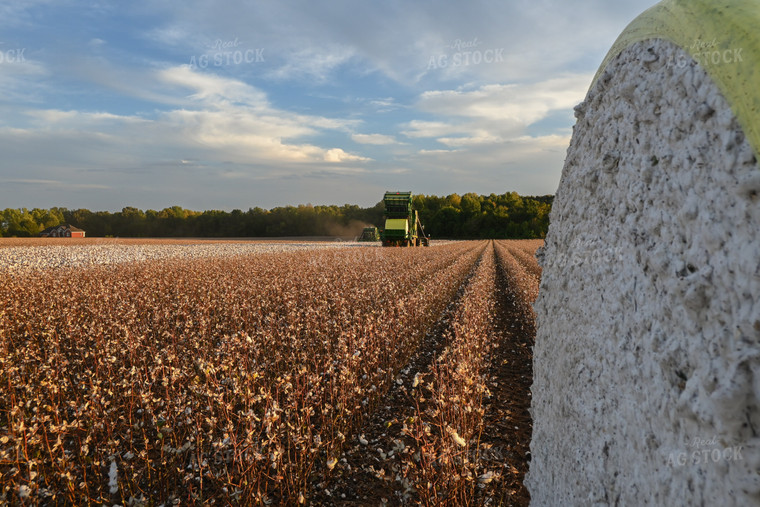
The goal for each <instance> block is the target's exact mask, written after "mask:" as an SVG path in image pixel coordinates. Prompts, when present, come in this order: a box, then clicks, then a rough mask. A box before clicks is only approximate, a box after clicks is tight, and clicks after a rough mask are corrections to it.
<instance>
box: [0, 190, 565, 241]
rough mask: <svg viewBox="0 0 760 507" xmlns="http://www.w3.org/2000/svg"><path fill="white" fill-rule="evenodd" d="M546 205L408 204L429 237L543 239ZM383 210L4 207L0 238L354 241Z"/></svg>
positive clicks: (505, 201) (467, 197) (523, 199)
mask: <svg viewBox="0 0 760 507" xmlns="http://www.w3.org/2000/svg"><path fill="white" fill-rule="evenodd" d="M552 201H553V196H550V195H547V196H538V197H533V196H520V195H518V194H517V193H516V192H508V193H505V194H501V195H496V194H491V195H488V196H486V195H477V194H473V193H468V194H464V195H462V196H460V195H458V194H451V195H448V196H446V197H438V196H434V195H430V196H428V195H415V196H414V201H413V204H414V208H415V209H416V210H418V211H419V215H420V221H421V222H422V224H423V226H424V227H425V232H426V233H427V234H428V235H430V236H431V237H432V238H450V239H474V238H543V237H544V236H545V235H546V231H547V229H548V227H549V211H550V210H551V204H552ZM383 209H384V207H383V203H382V201H381V202H379V203H377V204H376V205H375V206H372V207H370V208H361V207H359V206H357V205H354V204H345V205H343V206H335V205H332V206H321V205H320V206H312V205H311V204H305V205H300V206H284V207H277V208H273V209H270V210H265V209H262V208H259V207H256V208H249V209H248V211H242V210H239V209H234V210H232V211H221V210H207V211H192V210H188V209H184V208H182V207H180V206H172V207H170V208H164V209H162V210H161V211H156V210H150V209H149V210H147V211H143V210H140V209H137V208H133V207H126V208H123V209H122V210H121V211H118V212H109V211H90V210H87V209H76V210H70V209H67V208H58V207H55V208H50V209H40V208H34V209H32V210H28V209H26V208H21V209H15V208H7V209H5V210H3V211H0V236H4V237H12V236H18V237H29V236H37V235H38V234H39V233H40V232H41V231H43V230H44V229H46V228H48V227H52V226H57V225H60V224H71V225H73V226H75V227H79V228H80V229H84V230H85V231H86V233H87V236H90V237H109V236H114V237H116V236H118V237H219V238H228V237H279V236H336V237H351V236H358V235H359V234H361V230H362V228H364V227H366V226H370V225H375V226H377V227H378V228H381V229H382V227H383V223H384V220H383Z"/></svg>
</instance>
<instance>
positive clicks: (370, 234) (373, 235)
mask: <svg viewBox="0 0 760 507" xmlns="http://www.w3.org/2000/svg"><path fill="white" fill-rule="evenodd" d="M356 241H380V231H378V230H377V227H365V228H364V230H363V231H362V235H361V236H359V239H357V240H356Z"/></svg>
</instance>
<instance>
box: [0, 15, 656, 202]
mask: <svg viewBox="0 0 760 507" xmlns="http://www.w3.org/2000/svg"><path fill="white" fill-rule="evenodd" d="M655 3H656V2H655V1H652V0H631V1H625V2H623V1H616V0H577V1H574V2H567V1H562V0H493V1H490V0H480V1H477V0H476V1H470V2H461V1H450V0H417V1H410V0H387V1H383V2H378V1H364V0H358V1H357V0H350V1H349V0H331V1H322V2H319V1H313V0H312V1H301V0H299V1H287V0H272V1H269V0H266V1H258V0H256V1H245V2H243V1H237V0H228V1H218V2H210V1H201V0H152V1H142V0H133V1H129V2H116V1H105V0H89V1H79V0H24V1H18V0H0V209H5V208H21V207H26V208H34V207H39V208H50V207H53V206H60V207H66V208H69V209H78V208H87V209H90V210H93V211H94V210H104V211H118V210H120V209H122V208H123V207H125V206H134V207H137V208H140V209H157V210H160V209H163V208H166V207H169V206H174V205H178V206H182V207H184V208H188V209H193V210H209V209H219V210H228V211H229V210H232V209H242V210H247V209H248V208H252V207H256V206H258V207H262V208H265V209H270V208H272V207H276V206H285V205H298V204H306V203H310V204H314V205H317V204H338V205H341V204H345V203H350V204H358V205H360V206H372V205H374V204H375V203H377V202H378V201H380V200H381V199H382V196H383V193H384V192H385V191H386V190H403V191H412V192H414V193H420V194H426V195H431V194H433V195H448V194H452V193H458V194H460V195H461V194H464V193H467V192H475V193H477V194H485V195H488V194H491V193H496V194H502V193H504V192H511V191H516V192H518V193H520V194H523V195H544V194H553V193H554V192H555V191H556V189H557V186H558V184H559V178H560V174H561V171H562V165H563V162H564V157H565V152H566V150H567V147H568V145H569V142H570V136H571V134H572V127H573V125H574V123H575V119H574V117H573V107H574V106H575V105H577V104H578V103H580V102H581V101H582V100H583V98H584V96H585V94H586V92H587V90H588V87H589V85H590V83H591V80H592V78H593V75H594V73H595V72H596V70H597V68H598V67H599V65H600V63H601V62H602V60H603V58H604V56H605V54H606V53H607V51H608V49H609V48H610V46H611V45H612V43H613V42H614V41H615V39H616V38H617V36H618V35H619V34H620V33H621V32H622V30H623V29H624V28H625V26H626V25H627V24H628V23H630V22H631V21H632V20H633V19H634V18H635V17H636V16H637V15H638V14H640V13H641V12H643V11H644V10H646V9H647V8H649V7H651V6H652V5H654V4H655Z"/></svg>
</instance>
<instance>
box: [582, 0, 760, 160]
mask: <svg viewBox="0 0 760 507" xmlns="http://www.w3.org/2000/svg"><path fill="white" fill-rule="evenodd" d="M648 39H664V40H668V41H670V42H672V43H674V44H676V45H677V46H679V47H681V48H682V49H683V50H685V51H686V52H687V53H689V54H690V55H691V56H692V58H694V59H695V60H696V61H697V62H699V63H700V64H701V65H702V67H703V68H704V69H705V71H706V72H707V74H708V75H709V76H710V78H711V79H712V80H713V81H714V82H715V84H716V85H717V86H718V88H719V89H720V91H721V93H723V96H724V97H725V98H726V100H728V102H729V104H730V105H731V109H732V111H733V112H734V115H735V116H736V118H737V120H738V121H739V124H740V125H741V126H742V128H743V129H744V132H745V134H746V135H747V138H748V140H749V142H750V144H751V145H752V148H753V149H754V151H755V154H759V153H760V0H735V1H731V0H718V1H716V0H663V1H662V2H660V3H659V4H657V5H655V6H654V7H652V8H650V9H648V10H646V11H645V12H643V13H642V14H641V15H640V16H639V17H637V18H636V19H635V20H633V22H632V23H631V24H630V25H628V27H626V29H625V30H624V31H623V33H622V34H620V36H619V37H618V39H617V40H616V41H615V43H614V44H613V45H612V48H611V49H610V51H609V52H608V53H607V56H606V57H605V59H604V61H603V62H602V65H601V66H600V67H599V70H598V71H597V73H596V76H595V77H594V81H593V82H592V84H591V87H592V88H593V86H594V84H596V81H597V79H598V78H599V76H601V75H602V73H603V72H604V69H605V68H606V67H607V64H608V63H609V62H610V60H612V59H613V58H615V57H616V56H617V55H619V54H620V53H621V52H622V51H623V50H624V49H626V48H627V47H628V46H630V45H631V44H634V43H636V42H640V41H644V40H648Z"/></svg>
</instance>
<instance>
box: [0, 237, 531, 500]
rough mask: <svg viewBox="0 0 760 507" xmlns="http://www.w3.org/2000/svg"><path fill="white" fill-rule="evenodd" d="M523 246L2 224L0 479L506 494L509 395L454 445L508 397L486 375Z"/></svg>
mask: <svg viewBox="0 0 760 507" xmlns="http://www.w3.org/2000/svg"><path fill="white" fill-rule="evenodd" d="M315 245H317V246H315ZM538 246H540V242H517V241H515V242H511V241H499V242H490V241H479V242H475V241H473V242H452V243H447V244H439V245H438V246H437V247H436V248H416V249H415V248H374V247H366V246H364V247H358V246H356V244H348V243H323V244H314V243H308V244H307V243H304V244H298V243H293V244H289V243H282V244H281V243H254V242H202V243H201V244H193V243H192V242H161V241H154V242H140V241H134V242H122V243H118V242H112V243H107V244H102V245H99V244H97V242H90V243H87V244H80V245H72V244H66V245H59V246H54V245H22V244H15V245H5V246H4V247H2V248H0V259H2V260H1V261H0V271H1V272H3V276H2V278H0V375H1V379H2V382H0V498H2V500H3V501H4V502H11V503H18V502H21V501H25V502H28V503H74V504H82V503H88V502H94V503H109V504H115V503H118V504H129V505H142V504H148V503H151V504H161V503H172V502H173V503H175V504H188V503H190V504H201V503H218V504H227V503H230V502H232V503H244V504H270V503H289V504H293V503H315V502H316V503H330V502H332V501H337V500H336V499H341V500H342V499H343V498H346V499H347V500H363V499H366V500H372V501H375V500H377V499H382V498H385V499H386V500H387V501H390V500H393V501H394V502H409V503H424V504H428V505H434V504H441V503H450V504H452V505H453V504H460V503H461V502H466V503H488V502H489V499H491V500H493V498H495V497H496V496H499V498H507V497H509V498H512V499H513V503H518V504H519V503H525V501H527V496H526V493H525V491H524V488H522V486H521V477H522V474H524V470H525V468H526V464H525V455H524V451H525V449H527V443H528V442H529V440H530V421H529V416H527V415H521V416H519V417H522V419H521V422H520V424H521V425H522V426H523V429H522V430H521V431H520V432H519V433H515V434H514V435H511V436H510V435H507V434H506V433H504V432H502V433H503V434H496V435H493V436H492V438H493V439H497V440H498V439H502V440H504V439H507V440H509V439H511V440H509V441H510V442H511V443H510V444H509V445H510V446H511V447H510V448H514V449H515V452H512V453H507V452H505V453H503V455H501V456H499V459H498V460H494V459H490V460H486V459H480V458H478V453H477V452H473V451H477V450H478V449H480V448H481V447H482V445H481V444H483V441H484V440H483V439H484V435H485V434H486V433H488V431H489V430H488V429H487V428H486V429H484V427H486V426H489V424H488V421H489V420H490V419H489V418H491V419H494V420H498V421H506V420H507V419H508V418H510V417H512V415H505V414H506V412H504V411H505V410H509V411H510V414H517V413H518V412H519V413H521V414H522V413H523V412H524V414H527V405H525V403H524V401H525V400H522V401H520V402H519V403H518V405H520V403H521V405H520V406H517V405H515V406H510V403H512V401H511V399H506V396H502V397H501V398H499V397H497V396H495V395H494V394H493V393H492V392H491V391H492V390H496V391H498V389H497V388H495V387H494V385H497V386H498V385H499V382H500V381H502V380H503V379H500V378H499V376H500V375H503V374H502V373H499V371H501V370H499V368H497V367H499V366H500V365H501V364H502V362H503V361H506V359H499V361H498V364H497V361H496V358H497V357H499V358H500V357H501V356H499V353H500V352H499V350H502V349H503V350H506V349H507V348H510V349H514V348H517V347H522V349H523V350H526V351H527V354H528V355H527V356H525V355H524V357H523V360H525V359H526V358H527V360H528V361H529V358H530V356H529V351H528V350H527V348H526V347H528V346H529V343H528V342H529V340H530V339H532V337H531V336H530V333H531V332H532V333H535V329H534V327H531V326H532V319H533V315H532V308H531V307H530V302H531V301H532V299H533V298H535V292H536V290H537V286H538V285H537V283H538V278H539V277H540V268H538V266H537V264H536V261H535V259H534V258H533V253H534V252H535V249H536V248H537V247H538ZM509 308H511V310H508V309H509ZM508 311H509V312H512V313H509V315H511V317H509V321H508V322H507V320H506V319H505V318H504V315H507V313H505V312H508ZM500 316H501V317H500ZM510 326H512V327H510ZM515 326H519V327H518V328H516V327H515ZM518 330H519V332H518ZM518 336H519V341H520V343H517V341H516V342H515V343H516V344H515V345H514V347H513V345H510V344H508V340H512V339H513V338H514V339H515V340H517V337H518ZM526 337H527V338H526ZM431 340H432V341H435V343H437V345H435V346H431V345H430V343H432V341H431ZM522 342H525V343H522ZM500 348H501V349H500ZM419 357H428V358H429V359H428V360H427V364H425V365H424V367H420V369H419V370H418V371H414V372H413V375H409V373H410V371H411V365H413V364H416V365H421V364H422V363H419V361H418V359H416V358H419ZM528 374H529V372H528ZM404 375H406V376H404ZM523 377H524V375H523ZM528 380H529V379H528ZM527 385H528V386H529V383H528V384H527ZM525 389H527V387H525ZM513 390H514V391H515V392H517V391H519V389H517V387H515V388H514V389H513ZM499 392H502V393H503V391H499ZM523 394H525V393H523ZM509 396H512V395H509ZM515 396H517V395H515ZM515 399H517V398H515ZM515 403H517V402H515ZM389 404H392V405H393V407H394V408H393V410H394V411H396V412H398V413H401V412H402V411H403V410H408V411H409V413H408V415H407V416H406V417H404V418H402V419H399V418H396V420H389V421H385V422H383V423H382V424H380V425H378V424H375V423H374V422H373V421H375V420H376V419H377V416H378V414H380V413H383V411H384V410H386V409H387V408H388V407H389V406H390V405H389ZM523 405H524V406H523ZM526 417H527V418H528V422H527V424H525V421H524V420H525V418H526ZM491 426H493V425H491ZM493 427H496V426H493ZM526 431H527V433H526ZM381 435H384V437H383V438H391V437H392V440H391V443H390V444H388V445H385V444H383V448H380V449H379V450H377V449H373V450H372V454H371V456H370V455H369V454H367V453H366V452H365V450H366V449H365V448H367V447H368V446H370V445H372V444H374V443H376V442H377V441H378V440H377V439H380V438H381ZM486 436H487V435H486ZM489 438H491V437H489ZM507 440H504V442H506V441H507ZM494 441H496V440H494ZM505 446H506V444H505ZM505 448H506V447H505ZM519 449H522V451H519V452H517V450H519ZM520 453H522V454H520ZM464 456H467V457H468V458H467V459H462V457H464ZM492 457H493V456H492ZM357 459H359V460H360V461H361V463H360V464H359V465H358V466H357V465H354V466H353V467H352V465H351V463H352V462H353V463H356V460H357ZM370 467H371V469H372V471H373V472H372V474H373V475H374V476H375V477H377V476H380V477H381V478H380V479H378V481H379V482H378V483H377V489H375V490H366V489H364V490H363V489H362V488H361V487H358V483H357V480H358V479H357V478H359V476H358V475H356V474H364V473H365V472H367V471H368V470H369V469H370ZM381 471H382V473H381ZM510 476H511V478H510ZM354 485H355V486H354ZM375 496H377V498H375Z"/></svg>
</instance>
